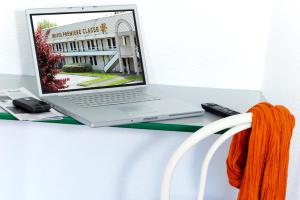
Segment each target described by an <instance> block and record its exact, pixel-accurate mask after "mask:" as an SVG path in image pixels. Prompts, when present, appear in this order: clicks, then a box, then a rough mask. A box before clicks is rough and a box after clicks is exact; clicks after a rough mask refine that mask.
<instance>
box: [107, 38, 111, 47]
mask: <svg viewBox="0 0 300 200" xmlns="http://www.w3.org/2000/svg"><path fill="white" fill-rule="evenodd" d="M107 44H108V48H111V42H110V39H109V38H108V39H107Z"/></svg>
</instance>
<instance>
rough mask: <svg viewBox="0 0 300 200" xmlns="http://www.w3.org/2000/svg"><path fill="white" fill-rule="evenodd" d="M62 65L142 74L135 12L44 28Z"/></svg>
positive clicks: (106, 71)
mask: <svg viewBox="0 0 300 200" xmlns="http://www.w3.org/2000/svg"><path fill="white" fill-rule="evenodd" d="M44 31H45V32H46V33H47V34H48V41H47V42H48V43H50V44H51V45H52V48H53V51H54V52H55V53H60V54H61V55H63V57H64V58H63V60H62V65H65V64H76V63H89V64H91V66H92V68H93V70H96V71H102V72H105V73H108V72H118V73H126V74H137V75H139V74H140V73H141V70H142V67H141V60H140V59H141V58H140V54H139V45H138V41H137V35H136V28H135V22H134V18H133V14H132V12H126V13H119V14H115V15H112V16H108V17H102V18H98V19H93V20H88V21H83V22H78V23H73V24H68V25H64V26H57V27H53V28H49V29H44Z"/></svg>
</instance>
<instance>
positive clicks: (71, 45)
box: [70, 42, 73, 51]
mask: <svg viewBox="0 0 300 200" xmlns="http://www.w3.org/2000/svg"><path fill="white" fill-rule="evenodd" d="M70 47H71V51H73V44H72V42H71V43H70Z"/></svg>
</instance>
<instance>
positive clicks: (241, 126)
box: [160, 113, 252, 200]
mask: <svg viewBox="0 0 300 200" xmlns="http://www.w3.org/2000/svg"><path fill="white" fill-rule="evenodd" d="M251 122H252V113H245V114H239V115H234V116H230V117H226V118H223V119H220V120H218V121H215V122H212V123H210V124H208V125H206V126H204V127H203V128H201V129H199V130H198V131H196V132H195V133H194V134H192V135H191V136H190V137H189V138H187V139H186V140H185V141H184V142H183V143H182V144H181V145H180V146H179V147H178V149H177V150H176V151H175V152H174V154H173V155H172V157H171V158H170V160H169V162H168V164H167V167H166V169H165V173H164V175H163V179H162V185H161V193H160V200H169V199H170V187H171V181H172V175H173V172H174V170H175V167H176V165H177V163H178V161H179V160H180V159H181V158H182V156H183V155H184V154H185V153H186V152H187V151H188V150H189V149H191V148H192V147H193V146H194V145H196V144H198V143H199V142H200V141H202V140H203V139H205V138H207V137H208V136H210V135H212V134H214V133H216V132H218V131H222V130H224V129H228V128H230V129H229V130H228V131H226V132H225V133H224V134H223V135H221V136H220V137H219V138H218V139H217V140H216V141H215V142H214V143H213V145H212V146H211V147H210V149H209V150H208V152H207V154H206V156H205V158H204V161H203V163H202V167H201V175H200V183H199V190H198V200H204V192H205V182H206V177H207V170H208V165H209V162H210V160H211V158H212V156H213V155H214V153H215V151H216V150H217V149H218V148H219V147H220V146H221V145H222V144H223V143H224V142H225V141H226V140H227V139H228V138H230V137H231V136H233V135H235V134H236V133H238V132H240V131H242V130H245V129H248V128H250V127H251Z"/></svg>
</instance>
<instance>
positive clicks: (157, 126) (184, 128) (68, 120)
mask: <svg viewBox="0 0 300 200" xmlns="http://www.w3.org/2000/svg"><path fill="white" fill-rule="evenodd" d="M0 119H4V120H17V119H16V118H15V117H14V116H12V115H11V114H9V113H0ZM39 122H46V123H56V124H77V125H82V124H81V123H80V122H78V121H76V120H75V119H73V118H72V117H64V118H63V119H61V120H47V121H39ZM113 127H119V128H135V129H148V130H160V131H179V132H192V133H193V132H196V131H197V130H199V129H200V128H202V127H203V126H195V125H182V124H163V123H159V122H141V123H134V124H124V125H117V126H113ZM225 131H226V130H224V131H220V132H218V133H217V134H222V133H224V132H225Z"/></svg>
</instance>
